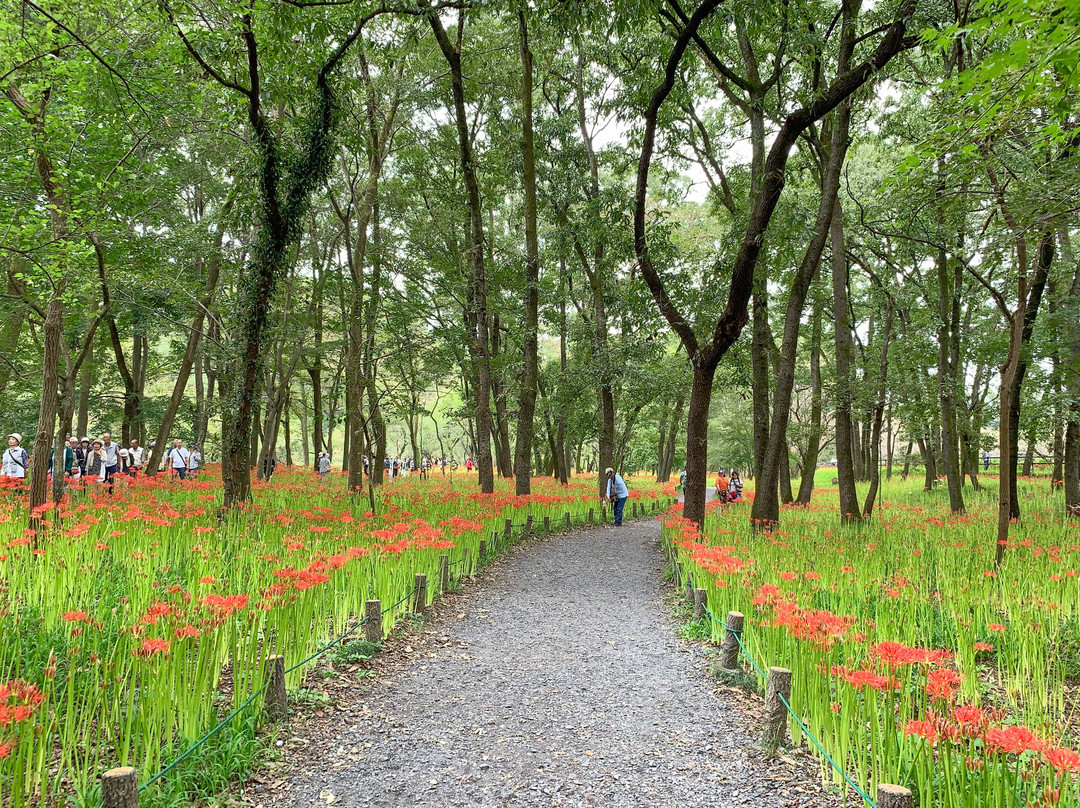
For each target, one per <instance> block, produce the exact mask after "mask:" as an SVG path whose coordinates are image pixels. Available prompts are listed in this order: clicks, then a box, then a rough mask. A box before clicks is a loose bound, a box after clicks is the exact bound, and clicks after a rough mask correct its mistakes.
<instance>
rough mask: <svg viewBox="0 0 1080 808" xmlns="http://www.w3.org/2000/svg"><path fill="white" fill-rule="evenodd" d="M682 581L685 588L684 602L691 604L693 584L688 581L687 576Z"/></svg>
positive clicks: (688, 577) (692, 600)
mask: <svg viewBox="0 0 1080 808" xmlns="http://www.w3.org/2000/svg"><path fill="white" fill-rule="evenodd" d="M683 580H684V582H685V587H686V602H687V603H693V602H694V582H693V581H691V580H690V576H689V575H687V576H686V578H684V579H683Z"/></svg>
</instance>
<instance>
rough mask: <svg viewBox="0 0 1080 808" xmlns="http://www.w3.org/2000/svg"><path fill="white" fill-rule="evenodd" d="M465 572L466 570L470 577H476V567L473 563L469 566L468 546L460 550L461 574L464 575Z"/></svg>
mask: <svg viewBox="0 0 1080 808" xmlns="http://www.w3.org/2000/svg"><path fill="white" fill-rule="evenodd" d="M466 572H468V574H469V577H470V578H475V577H476V567H475V565H473V566H470V564H469V548H468V547H466V548H465V549H463V550H462V551H461V574H462V575H464V574H465V573H466Z"/></svg>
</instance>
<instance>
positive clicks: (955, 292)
mask: <svg viewBox="0 0 1080 808" xmlns="http://www.w3.org/2000/svg"><path fill="white" fill-rule="evenodd" d="M935 264H936V268H937V282H938V311H937V315H938V329H937V342H938V355H937V369H938V373H937V375H938V398H939V401H940V403H941V449H942V463H943V465H944V466H945V478H946V483H947V485H948V487H949V509H950V510H951V511H952V513H953V514H960V513H964V487H963V486H964V480H963V476H962V471H961V469H960V456H959V448H958V447H959V440H958V436H957V428H956V427H957V418H956V387H957V379H956V373H957V371H958V368H957V367H956V366H955V365H954V364H953V356H954V355H955V354H956V353H958V348H959V340H960V334H959V330H960V288H961V287H960V285H959V284H960V281H961V280H962V279H961V278H958V277H955V276H954V275H953V274H951V273H950V272H949V262H948V258H947V256H946V254H945V250H944V248H941V249H939V250H938V253H937V256H936V261H935ZM954 341H955V342H956V344H957V352H954V351H953V342H954Z"/></svg>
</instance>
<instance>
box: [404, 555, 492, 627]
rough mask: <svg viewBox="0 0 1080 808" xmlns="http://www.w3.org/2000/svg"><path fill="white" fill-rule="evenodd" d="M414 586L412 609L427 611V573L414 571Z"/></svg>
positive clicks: (419, 612)
mask: <svg viewBox="0 0 1080 808" xmlns="http://www.w3.org/2000/svg"><path fill="white" fill-rule="evenodd" d="M481 544H483V542H481ZM415 586H416V598H415V599H414V600H413V611H414V612H416V613H417V614H423V613H424V612H426V611H427V575H426V574H425V573H423V572H418V573H416V584H415Z"/></svg>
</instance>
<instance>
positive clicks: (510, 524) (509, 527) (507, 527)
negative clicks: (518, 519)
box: [503, 519, 514, 539]
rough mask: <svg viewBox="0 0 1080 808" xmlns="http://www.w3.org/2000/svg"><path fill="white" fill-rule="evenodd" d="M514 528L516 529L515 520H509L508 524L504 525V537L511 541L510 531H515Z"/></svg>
mask: <svg viewBox="0 0 1080 808" xmlns="http://www.w3.org/2000/svg"><path fill="white" fill-rule="evenodd" d="M513 528H514V520H513V519H507V520H506V523H505V524H504V525H503V535H504V536H505V537H506V538H508V539H509V538H510V531H511V530H513Z"/></svg>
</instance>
